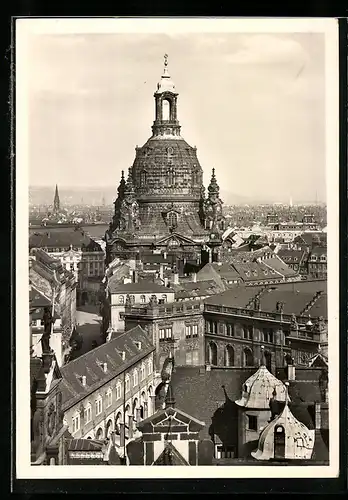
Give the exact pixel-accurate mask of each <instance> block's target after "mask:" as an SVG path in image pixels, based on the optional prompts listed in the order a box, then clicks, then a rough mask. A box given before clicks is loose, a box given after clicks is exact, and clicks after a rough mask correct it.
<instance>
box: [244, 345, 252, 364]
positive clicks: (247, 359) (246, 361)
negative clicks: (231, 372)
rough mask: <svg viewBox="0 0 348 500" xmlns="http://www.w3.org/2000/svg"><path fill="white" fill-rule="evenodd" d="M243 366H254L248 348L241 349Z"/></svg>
mask: <svg viewBox="0 0 348 500" xmlns="http://www.w3.org/2000/svg"><path fill="white" fill-rule="evenodd" d="M243 366H254V359H253V353H252V352H251V350H250V349H244V351H243Z"/></svg>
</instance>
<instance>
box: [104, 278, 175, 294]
mask: <svg viewBox="0 0 348 500" xmlns="http://www.w3.org/2000/svg"><path fill="white" fill-rule="evenodd" d="M108 288H109V291H110V293H143V292H146V293H174V290H173V289H172V288H168V287H165V286H163V285H158V284H157V283H153V282H152V281H148V280H141V281H138V283H115V282H112V281H111V282H110V283H109V285H108Z"/></svg>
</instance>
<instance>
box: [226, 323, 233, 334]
mask: <svg viewBox="0 0 348 500" xmlns="http://www.w3.org/2000/svg"><path fill="white" fill-rule="evenodd" d="M226 335H227V336H228V337H233V336H234V325H233V324H232V323H227V325H226Z"/></svg>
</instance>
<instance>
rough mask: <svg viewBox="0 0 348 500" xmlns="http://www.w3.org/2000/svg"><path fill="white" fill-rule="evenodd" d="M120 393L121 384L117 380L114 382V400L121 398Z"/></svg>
mask: <svg viewBox="0 0 348 500" xmlns="http://www.w3.org/2000/svg"><path fill="white" fill-rule="evenodd" d="M121 393H122V384H121V382H120V381H118V382H117V384H116V400H118V399H121Z"/></svg>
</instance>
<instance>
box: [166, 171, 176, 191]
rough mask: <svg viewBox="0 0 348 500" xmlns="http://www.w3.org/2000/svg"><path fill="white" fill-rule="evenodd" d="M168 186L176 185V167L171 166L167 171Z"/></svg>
mask: <svg viewBox="0 0 348 500" xmlns="http://www.w3.org/2000/svg"><path fill="white" fill-rule="evenodd" d="M167 186H168V187H172V186H174V169H173V168H170V169H169V170H168V171H167Z"/></svg>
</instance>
